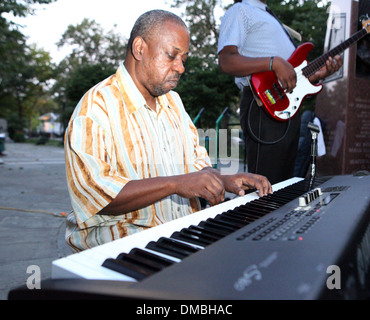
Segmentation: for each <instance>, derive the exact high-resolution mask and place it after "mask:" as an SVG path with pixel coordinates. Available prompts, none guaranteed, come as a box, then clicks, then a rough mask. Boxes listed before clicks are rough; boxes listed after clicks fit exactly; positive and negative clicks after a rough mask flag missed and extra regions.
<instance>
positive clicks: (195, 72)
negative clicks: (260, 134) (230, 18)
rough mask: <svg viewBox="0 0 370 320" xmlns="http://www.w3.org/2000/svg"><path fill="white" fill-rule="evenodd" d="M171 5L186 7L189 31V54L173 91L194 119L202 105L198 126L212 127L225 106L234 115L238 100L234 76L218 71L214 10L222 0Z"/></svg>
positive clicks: (217, 28) (190, 1)
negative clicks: (202, 110) (182, 73)
mask: <svg viewBox="0 0 370 320" xmlns="http://www.w3.org/2000/svg"><path fill="white" fill-rule="evenodd" d="M172 6H173V7H176V8H179V7H181V6H185V14H184V20H185V22H186V23H187V24H188V27H189V31H190V55H189V58H188V60H187V62H186V65H185V73H184V75H183V76H182V79H181V81H180V82H179V85H178V86H177V88H176V91H178V92H179V94H180V95H181V98H182V100H183V102H184V105H185V108H186V109H187V111H188V112H189V114H190V115H191V116H192V117H193V118H194V117H195V116H196V115H197V113H198V112H199V111H200V110H201V109H202V108H203V107H204V108H205V111H204V112H203V114H202V117H201V118H200V119H201V125H202V127H204V128H214V126H215V122H216V120H217V118H218V117H219V115H220V114H221V113H222V111H223V110H224V109H225V108H226V107H228V108H229V111H230V114H235V111H236V109H237V108H238V101H239V90H238V89H237V87H236V86H235V84H234V79H233V78H232V77H230V76H227V75H224V74H221V72H220V71H219V68H218V62H217V40H218V35H219V21H217V19H216V14H215V12H216V10H217V9H219V8H220V7H221V1H220V0H207V1H206V0H187V1H182V0H174V3H173V4H172Z"/></svg>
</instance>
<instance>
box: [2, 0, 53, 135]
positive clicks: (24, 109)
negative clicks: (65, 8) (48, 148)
mask: <svg viewBox="0 0 370 320" xmlns="http://www.w3.org/2000/svg"><path fill="white" fill-rule="evenodd" d="M53 1H54V0H23V1H22V0H2V1H1V2H0V61H1V63H0V84H1V86H0V104H1V109H0V110H1V111H0V117H4V118H6V119H11V121H10V125H9V127H10V129H11V128H12V127H11V124H12V123H14V127H17V128H18V127H20V126H29V125H30V122H31V121H30V119H31V118H32V117H33V116H34V114H35V111H36V110H37V109H38V108H41V107H42V106H43V105H44V103H43V102H42V101H44V100H45V96H46V95H47V93H46V89H47V84H48V81H49V80H50V79H51V78H52V77H53V65H52V63H51V58H50V54H49V53H48V52H45V51H44V50H39V49H38V48H36V47H35V46H29V45H27V44H26V37H25V36H24V35H23V33H22V32H21V29H20V26H19V25H17V24H15V23H14V22H13V21H12V20H11V19H10V18H5V16H8V17H11V16H18V17H25V16H26V15H29V14H32V13H33V12H34V9H33V5H35V4H48V3H51V2H53ZM5 14H7V15H5ZM26 120H28V121H26ZM27 122H28V123H27ZM17 130H18V129H17Z"/></svg>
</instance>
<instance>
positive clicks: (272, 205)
mask: <svg viewBox="0 0 370 320" xmlns="http://www.w3.org/2000/svg"><path fill="white" fill-rule="evenodd" d="M254 201H255V202H256V203H259V204H263V205H265V206H267V207H269V208H274V209H275V210H276V209H279V208H280V207H281V205H280V204H279V203H277V202H274V201H267V199H263V198H259V199H257V200H254Z"/></svg>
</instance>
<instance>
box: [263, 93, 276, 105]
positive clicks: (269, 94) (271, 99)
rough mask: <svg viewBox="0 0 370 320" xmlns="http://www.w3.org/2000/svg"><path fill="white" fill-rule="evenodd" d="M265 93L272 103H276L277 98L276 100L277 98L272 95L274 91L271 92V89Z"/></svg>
mask: <svg viewBox="0 0 370 320" xmlns="http://www.w3.org/2000/svg"><path fill="white" fill-rule="evenodd" d="M264 93H265V96H266V97H267V99H268V100H269V101H270V103H271V104H275V103H276V100H275V98H274V96H273V95H272V93H271V91H270V90H266V91H265V92H264Z"/></svg>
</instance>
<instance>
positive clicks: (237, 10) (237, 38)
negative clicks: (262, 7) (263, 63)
mask: <svg viewBox="0 0 370 320" xmlns="http://www.w3.org/2000/svg"><path fill="white" fill-rule="evenodd" d="M247 32H248V19H247V17H246V15H245V12H244V9H243V7H242V6H241V5H240V3H237V4H235V5H233V6H232V7H231V8H230V9H229V10H228V11H226V13H225V15H224V16H223V18H222V21H221V26H220V35H219V39H218V48H217V53H220V51H221V50H222V49H223V48H224V47H226V46H236V47H238V48H240V47H242V46H243V42H244V41H245V35H246V34H247Z"/></svg>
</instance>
